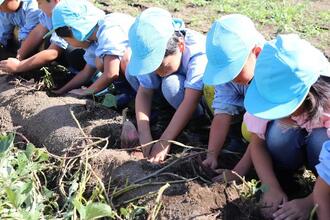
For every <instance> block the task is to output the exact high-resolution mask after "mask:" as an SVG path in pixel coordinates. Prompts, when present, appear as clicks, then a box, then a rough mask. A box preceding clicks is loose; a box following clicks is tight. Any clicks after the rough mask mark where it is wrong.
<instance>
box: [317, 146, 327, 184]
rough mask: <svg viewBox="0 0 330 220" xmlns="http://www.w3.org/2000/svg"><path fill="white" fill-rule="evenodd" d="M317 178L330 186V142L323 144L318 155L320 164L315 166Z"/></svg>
mask: <svg viewBox="0 0 330 220" xmlns="http://www.w3.org/2000/svg"><path fill="white" fill-rule="evenodd" d="M316 170H317V173H318V174H319V176H320V177H321V178H322V179H323V180H324V181H325V182H326V183H327V184H328V185H330V140H329V141H326V142H325V143H324V144H323V147H322V150H321V153H320V163H319V164H318V165H316Z"/></svg>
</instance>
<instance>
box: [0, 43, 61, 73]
mask: <svg viewBox="0 0 330 220" xmlns="http://www.w3.org/2000/svg"><path fill="white" fill-rule="evenodd" d="M62 50H63V49H62V48H60V47H59V46H57V45H56V44H51V45H50V46H49V48H48V49H47V50H43V51H40V52H39V53H37V54H35V55H33V56H32V57H29V58H28V59H25V60H22V61H19V60H18V59H15V58H9V59H8V60H3V61H0V70H2V71H5V72H9V73H19V72H25V71H29V70H33V69H36V68H40V67H42V66H44V65H46V64H48V63H49V62H51V61H53V60H55V59H56V58H57V57H58V56H59V55H60V53H61V52H62Z"/></svg>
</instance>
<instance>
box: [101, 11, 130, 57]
mask: <svg viewBox="0 0 330 220" xmlns="http://www.w3.org/2000/svg"><path fill="white" fill-rule="evenodd" d="M133 21H134V19H133V17H131V16H129V15H125V14H120V13H113V14H110V15H107V16H106V17H105V19H104V20H103V21H101V22H99V30H98V31H97V41H98V47H97V49H96V51H95V55H96V56H97V57H101V58H103V57H104V56H106V55H115V56H119V57H122V56H123V55H124V53H125V51H126V48H127V47H128V31H129V28H130V26H131V25H132V23H133Z"/></svg>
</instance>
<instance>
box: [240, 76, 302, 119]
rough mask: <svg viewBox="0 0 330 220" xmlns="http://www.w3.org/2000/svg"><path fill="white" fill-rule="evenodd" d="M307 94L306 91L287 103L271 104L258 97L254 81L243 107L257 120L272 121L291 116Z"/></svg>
mask: <svg viewBox="0 0 330 220" xmlns="http://www.w3.org/2000/svg"><path fill="white" fill-rule="evenodd" d="M307 94H308V89H306V91H305V92H303V93H302V95H300V96H298V97H295V98H294V99H293V100H291V101H289V102H285V103H272V102H269V101H268V100H266V99H265V98H263V97H262V96H261V95H260V93H259V92H258V88H257V86H256V83H255V80H252V82H251V84H250V85H249V88H248V90H247V93H246V96H245V99H244V106H245V109H246V110H247V111H248V112H249V113H251V114H253V115H254V116H256V117H258V118H262V119H267V120H274V119H279V118H284V117H287V116H289V115H291V114H292V113H293V112H294V111H296V110H297V109H298V108H299V106H300V105H301V104H302V103H303V102H304V100H305V98H306V96H307Z"/></svg>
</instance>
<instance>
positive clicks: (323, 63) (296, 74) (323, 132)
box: [244, 34, 330, 220]
mask: <svg viewBox="0 0 330 220" xmlns="http://www.w3.org/2000/svg"><path fill="white" fill-rule="evenodd" d="M326 76H327V77H329V76H330V64H329V62H328V61H327V59H326V58H325V57H324V56H323V54H322V53H321V52H320V51H319V50H317V49H316V48H314V47H313V46H312V45H311V44H309V43H308V42H307V41H305V40H302V39H300V38H299V37H298V36H297V35H293V34H292V35H280V36H278V37H277V38H276V40H273V41H271V42H269V43H266V44H265V46H264V48H263V51H262V52H261V54H260V55H259V58H258V60H257V63H256V69H255V76H254V79H253V81H252V83H251V84H250V86H249V89H248V91H247V94H246V98H245V102H244V104H245V107H246V109H247V112H248V113H247V114H246V115H245V117H244V121H245V123H246V125H247V127H248V130H249V131H251V132H253V133H254V134H255V135H254V136H253V137H252V140H251V142H250V145H249V149H248V150H249V152H250V156H251V159H252V162H253V165H254V167H255V169H256V172H257V174H258V176H259V178H260V180H261V182H262V183H263V184H265V185H267V186H269V190H268V191H267V192H265V193H264V194H263V198H262V201H263V203H264V205H265V207H266V208H264V209H263V212H264V214H265V216H266V217H272V218H274V219H276V220H280V219H307V218H308V215H309V212H310V211H311V208H312V207H313V200H312V195H309V196H307V197H305V198H302V199H295V200H291V201H287V200H288V198H287V195H286V194H285V192H284V191H283V189H282V188H281V186H280V184H279V182H278V180H277V178H276V177H275V174H274V171H273V164H274V167H276V168H277V169H284V170H287V171H291V172H294V171H295V170H297V169H298V168H300V167H301V166H302V165H303V164H306V165H307V167H309V168H311V169H313V168H314V167H315V165H316V164H317V163H318V157H319V154H320V151H321V148H322V144H323V143H324V142H325V141H326V140H329V137H330V106H329V105H330V85H329V81H327V80H329V79H328V78H326ZM249 113H251V114H253V115H254V116H256V117H258V118H261V119H258V118H256V117H254V116H252V115H250V114H249ZM268 120H273V121H268ZM305 158H306V160H305Z"/></svg>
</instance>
